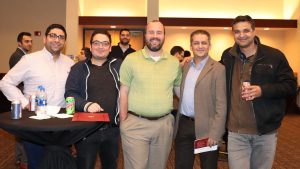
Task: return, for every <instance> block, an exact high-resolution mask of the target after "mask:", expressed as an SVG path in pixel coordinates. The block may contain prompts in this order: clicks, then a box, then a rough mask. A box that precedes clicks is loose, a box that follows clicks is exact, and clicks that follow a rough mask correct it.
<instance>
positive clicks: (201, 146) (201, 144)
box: [194, 138, 218, 154]
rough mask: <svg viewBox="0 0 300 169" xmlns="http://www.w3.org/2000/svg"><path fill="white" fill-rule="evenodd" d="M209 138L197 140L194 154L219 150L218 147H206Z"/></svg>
mask: <svg viewBox="0 0 300 169" xmlns="http://www.w3.org/2000/svg"><path fill="white" fill-rule="evenodd" d="M207 141H208V138H204V139H197V140H195V141H194V154H198V153H203V152H207V151H214V150H217V149H218V145H214V146H211V147H209V146H206V145H207Z"/></svg>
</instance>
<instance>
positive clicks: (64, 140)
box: [0, 109, 103, 169]
mask: <svg viewBox="0 0 300 169" xmlns="http://www.w3.org/2000/svg"><path fill="white" fill-rule="evenodd" d="M61 112H64V109H62V110H61ZM33 115H35V114H34V113H33V112H29V111H23V114H22V118H21V119H18V120H12V119H10V112H4V113H0V128H2V129H4V130H6V131H7V132H9V133H11V134H14V135H15V136H16V137H19V138H21V139H23V140H26V141H30V142H33V143H36V144H40V145H43V146H45V155H44V157H43V160H42V162H41V167H40V168H42V169H70V168H72V169H75V168H76V163H75V160H74V158H73V157H72V156H71V154H70V146H71V145H72V144H74V143H76V142H78V141H79V140H81V139H83V138H85V137H87V136H88V135H90V134H91V133H93V132H95V131H96V130H97V129H99V128H100V127H101V126H102V125H103V122H73V121H72V118H65V119H59V118H50V119H45V120H35V119H31V118H29V117H30V116H33Z"/></svg>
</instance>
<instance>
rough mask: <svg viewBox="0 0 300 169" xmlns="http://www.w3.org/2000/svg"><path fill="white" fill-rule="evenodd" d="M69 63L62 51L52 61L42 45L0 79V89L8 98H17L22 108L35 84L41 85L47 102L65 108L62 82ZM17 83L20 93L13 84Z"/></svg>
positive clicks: (71, 61) (71, 63)
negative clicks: (19, 85)
mask: <svg viewBox="0 0 300 169" xmlns="http://www.w3.org/2000/svg"><path fill="white" fill-rule="evenodd" d="M73 64H74V62H73V60H71V59H70V58H69V57H67V56H66V55H63V54H60V56H59V57H58V59H57V60H56V61H54V60H53V56H52V54H51V53H50V52H49V51H48V50H47V49H46V48H44V49H43V50H41V51H37V52H34V53H31V54H28V55H25V56H23V58H22V59H21V60H20V61H19V62H18V63H17V64H16V65H15V66H14V67H13V68H12V69H11V70H9V71H8V73H7V74H6V75H5V76H4V77H3V79H2V80H1V81H0V89H1V91H2V92H3V94H4V95H5V96H6V97H7V99H8V100H10V101H12V100H20V101H21V104H22V107H23V108H24V107H25V106H26V105H27V104H28V103H29V101H28V99H29V97H30V95H32V94H36V91H37V86H39V85H43V86H44V87H45V89H46V94H47V99H48V100H47V104H48V105H53V106H61V107H65V100H64V93H65V84H66V80H67V77H68V75H69V72H70V68H71V67H72V65H73ZM21 82H24V90H23V93H24V95H23V94H22V92H21V91H20V90H19V88H17V87H16V86H17V85H18V84H20V83H21Z"/></svg>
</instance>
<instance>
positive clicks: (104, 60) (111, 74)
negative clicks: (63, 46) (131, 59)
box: [65, 31, 121, 169]
mask: <svg viewBox="0 0 300 169" xmlns="http://www.w3.org/2000/svg"><path fill="white" fill-rule="evenodd" d="M90 44H91V53H92V57H91V58H87V59H86V60H84V61H80V62H78V63H77V64H75V65H74V66H73V67H72V68H71V71H70V74H69V77H68V79H67V83H66V93H65V97H74V98H75V107H76V111H85V112H90V113H100V112H101V111H105V112H107V113H108V114H109V117H110V123H103V126H102V127H101V128H100V129H99V130H97V131H96V132H95V133H93V134H91V135H90V136H88V137H87V138H84V139H83V140H82V141H80V142H78V143H77V144H76V145H75V147H76V149H77V165H78V169H94V167H95V162H96V157H97V153H98V154H99V156H100V158H101V164H102V168H103V169H116V167H117V157H118V143H119V137H120V136H119V135H120V133H119V128H118V127H117V124H118V113H119V106H118V105H119V104H118V102H119V74H118V72H119V68H120V64H121V61H119V60H117V59H115V58H111V57H108V55H109V52H110V50H111V36H110V34H109V33H108V32H107V31H95V32H94V33H93V34H92V36H91V40H90Z"/></svg>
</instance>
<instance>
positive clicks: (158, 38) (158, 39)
mask: <svg viewBox="0 0 300 169" xmlns="http://www.w3.org/2000/svg"><path fill="white" fill-rule="evenodd" d="M153 40H157V41H161V40H160V39H159V38H151V39H150V41H153Z"/></svg>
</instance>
